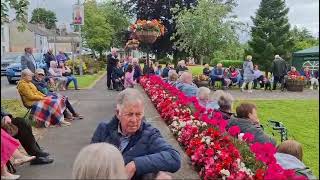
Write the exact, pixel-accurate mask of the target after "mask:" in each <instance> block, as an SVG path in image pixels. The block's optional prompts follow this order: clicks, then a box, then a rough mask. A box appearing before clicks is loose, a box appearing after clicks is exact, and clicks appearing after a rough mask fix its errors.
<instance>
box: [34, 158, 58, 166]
mask: <svg viewBox="0 0 320 180" xmlns="http://www.w3.org/2000/svg"><path fill="white" fill-rule="evenodd" d="M52 162H53V159H51V158H48V157H37V158H36V159H34V160H32V161H31V163H30V165H38V164H50V163H52Z"/></svg>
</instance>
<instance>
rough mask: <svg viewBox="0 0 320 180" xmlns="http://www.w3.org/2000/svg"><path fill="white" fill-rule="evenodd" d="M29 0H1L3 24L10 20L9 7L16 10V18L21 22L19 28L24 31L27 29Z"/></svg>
mask: <svg viewBox="0 0 320 180" xmlns="http://www.w3.org/2000/svg"><path fill="white" fill-rule="evenodd" d="M29 4H30V3H29V1H28V0H1V24H3V23H5V22H8V21H9V18H8V11H9V8H11V9H14V10H15V11H16V20H17V22H19V23H20V24H19V26H18V29H19V30H20V31H23V30H25V29H26V24H27V23H28V13H27V10H28V6H29Z"/></svg>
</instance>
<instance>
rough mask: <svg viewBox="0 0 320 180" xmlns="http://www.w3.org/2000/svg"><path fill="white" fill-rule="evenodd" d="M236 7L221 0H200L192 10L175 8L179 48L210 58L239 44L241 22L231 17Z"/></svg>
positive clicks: (202, 57)
mask: <svg viewBox="0 0 320 180" xmlns="http://www.w3.org/2000/svg"><path fill="white" fill-rule="evenodd" d="M233 7H234V4H231V3H230V4H229V3H223V2H221V1H212V0H199V1H198V5H197V6H196V7H194V8H191V9H186V8H183V9H179V7H177V8H174V9H173V11H174V12H177V11H180V12H178V14H177V15H176V16H175V17H174V18H175V20H176V23H177V24H176V28H177V32H176V33H174V35H173V39H174V40H175V45H176V46H177V47H178V48H179V49H182V50H185V51H186V52H188V53H189V54H190V55H191V56H193V57H196V58H197V59H200V61H201V64H202V63H203V60H204V59H210V58H211V57H212V56H213V55H214V52H217V51H219V50H220V51H223V50H224V49H226V48H228V47H229V45H230V44H234V43H236V42H237V36H236V32H235V31H236V29H237V28H238V27H239V26H240V24H239V23H237V22H235V21H234V20H233V17H232V16H230V13H231V11H232V8H233Z"/></svg>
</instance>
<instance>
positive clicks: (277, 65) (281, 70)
mask: <svg viewBox="0 0 320 180" xmlns="http://www.w3.org/2000/svg"><path fill="white" fill-rule="evenodd" d="M271 72H272V74H273V76H278V77H279V76H285V75H286V74H287V72H288V67H287V63H286V61H285V60H283V59H282V58H276V59H274V60H273V62H272V65H271Z"/></svg>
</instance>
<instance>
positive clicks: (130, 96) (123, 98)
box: [117, 88, 143, 109]
mask: <svg viewBox="0 0 320 180" xmlns="http://www.w3.org/2000/svg"><path fill="white" fill-rule="evenodd" d="M136 102H141V103H142V104H143V96H142V94H141V93H140V92H139V91H138V90H136V89H133V88H127V89H125V90H123V91H121V92H120V93H119V94H118V97H117V107H119V108H120V109H121V108H122V107H123V106H124V104H126V103H136Z"/></svg>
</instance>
